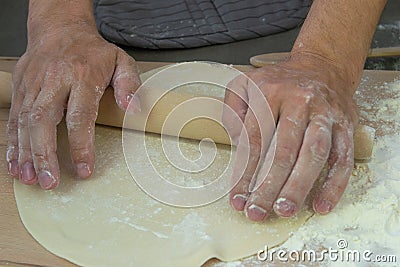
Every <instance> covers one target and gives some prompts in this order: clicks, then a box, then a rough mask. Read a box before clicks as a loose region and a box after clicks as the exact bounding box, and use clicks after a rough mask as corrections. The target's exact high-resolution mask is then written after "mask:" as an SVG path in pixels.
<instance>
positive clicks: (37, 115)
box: [29, 106, 47, 125]
mask: <svg viewBox="0 0 400 267" xmlns="http://www.w3.org/2000/svg"><path fill="white" fill-rule="evenodd" d="M46 119H47V110H46V108H45V107H43V106H36V107H33V108H32V110H31V112H30V113H29V124H30V125H37V124H40V123H43V122H44V121H45V120H46Z"/></svg>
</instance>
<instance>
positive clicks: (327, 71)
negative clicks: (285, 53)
mask: <svg viewBox="0 0 400 267" xmlns="http://www.w3.org/2000/svg"><path fill="white" fill-rule="evenodd" d="M287 64H291V65H292V64H294V65H297V66H299V68H307V69H309V70H313V71H314V73H315V76H316V77H315V79H317V80H321V79H322V82H324V83H326V84H327V85H328V86H331V87H332V89H339V88H340V89H342V90H345V91H347V92H348V93H349V94H350V95H351V96H352V95H353V94H354V92H355V90H356V89H357V87H358V84H359V82H360V79H361V74H362V69H361V70H358V69H355V68H352V66H350V64H349V65H346V63H343V62H340V61H339V60H335V59H332V58H329V57H327V56H324V55H321V54H318V53H314V52H309V51H292V52H291V53H290V58H289V60H288V61H287Z"/></svg>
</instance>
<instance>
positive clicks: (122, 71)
mask: <svg viewBox="0 0 400 267" xmlns="http://www.w3.org/2000/svg"><path fill="white" fill-rule="evenodd" d="M140 85H141V82H140V77H139V70H138V67H137V65H136V61H135V60H134V59H133V58H132V57H130V56H129V55H128V54H127V53H126V52H125V51H123V50H122V49H120V48H119V49H118V52H117V62H116V66H115V71H114V75H113V77H112V80H111V86H112V87H113V88H114V97H115V101H116V102H117V104H118V106H119V107H120V108H121V109H122V110H127V109H128V105H129V102H131V101H132V104H131V105H130V106H129V111H131V112H133V113H137V112H140V111H141V109H140V101H139V98H138V97H137V96H136V95H134V94H135V92H136V90H137V89H138V88H139V86H140Z"/></svg>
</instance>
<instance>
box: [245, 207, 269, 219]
mask: <svg viewBox="0 0 400 267" xmlns="http://www.w3.org/2000/svg"><path fill="white" fill-rule="evenodd" d="M266 215H267V211H266V210H265V209H263V208H261V207H260V206H257V205H256V204H251V205H250V206H249V207H248V208H247V210H246V216H247V218H249V219H251V220H253V221H262V220H264V218H265V216H266Z"/></svg>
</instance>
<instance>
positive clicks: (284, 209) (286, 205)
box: [274, 198, 296, 217]
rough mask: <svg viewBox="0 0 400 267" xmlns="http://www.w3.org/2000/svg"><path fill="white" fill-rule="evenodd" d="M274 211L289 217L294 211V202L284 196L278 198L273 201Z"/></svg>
mask: <svg viewBox="0 0 400 267" xmlns="http://www.w3.org/2000/svg"><path fill="white" fill-rule="evenodd" d="M274 210H275V212H276V213H278V215H280V216H283V217H290V216H292V215H294V213H295V211H296V204H294V203H293V202H292V201H290V200H287V199H286V198H279V199H278V200H277V201H276V203H275V208H274Z"/></svg>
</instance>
